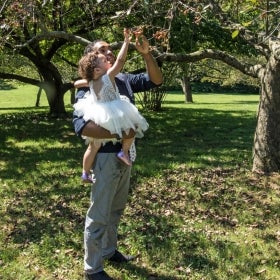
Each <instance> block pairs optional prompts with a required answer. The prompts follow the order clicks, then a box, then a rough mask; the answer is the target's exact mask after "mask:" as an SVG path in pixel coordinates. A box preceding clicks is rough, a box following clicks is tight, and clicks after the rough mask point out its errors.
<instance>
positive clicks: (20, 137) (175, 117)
mask: <svg viewBox="0 0 280 280" xmlns="http://www.w3.org/2000/svg"><path fill="white" fill-rule="evenodd" d="M145 116H146V118H147V120H148V122H149V124H150V129H149V130H148V131H147V133H146V135H145V137H144V138H143V139H140V140H139V145H138V159H137V162H136V163H135V166H134V169H135V170H134V173H133V177H132V184H135V185H137V184H138V181H139V180H140V179H139V178H138V177H140V178H142V177H144V176H145V177H146V178H147V180H148V179H151V178H153V177H154V176H155V175H157V174H161V173H162V172H163V171H164V170H172V164H176V165H184V164H187V165H189V168H191V167H192V166H194V167H196V166H199V167H205V166H207V167H208V168H217V167H219V166H221V165H222V166H223V167H225V168H226V167H232V166H236V165H240V163H242V164H244V166H248V165H249V164H250V156H251V145H252V143H253V133H254V127H255V119H254V117H253V116H252V113H246V112H242V113H240V112H235V111H227V112H223V111H217V110H210V109H186V108H185V109H178V108H174V109H172V108H168V109H166V110H164V111H162V112H160V113H145ZM0 122H1V127H0V143H1V147H0V152H1V159H0V161H1V165H0V178H1V182H3V183H4V185H5V186H4V189H3V190H2V192H1V193H0V194H1V197H3V203H2V207H3V209H4V213H3V218H2V222H1V223H3V224H4V225H5V227H6V228H7V230H6V237H5V238H6V240H5V241H6V242H8V243H14V244H18V245H19V247H21V248H25V247H26V246H28V245H29V244H30V243H36V244H38V245H39V244H41V242H42V239H43V238H44V237H45V236H49V237H50V238H51V237H52V236H56V235H59V234H61V233H63V234H64V235H65V240H64V242H65V244H62V245H61V244H60V241H59V240H55V241H54V242H55V246H57V247H58V248H59V247H60V246H66V247H71V248H74V250H75V251H76V252H81V251H82V248H81V247H82V245H81V243H82V240H78V241H77V240H75V239H71V238H69V233H75V234H77V233H79V232H82V231H83V223H84V215H85V212H86V209H87V205H88V200H89V198H88V192H89V189H85V188H81V186H79V184H78V183H77V180H78V179H79V178H78V177H79V174H80V169H81V159H82V155H83V152H84V150H85V146H84V145H83V142H82V140H80V139H78V137H76V136H75V135H74V133H73V128H72V123H71V115H69V118H68V119H65V120H63V119H60V120H54V119H50V118H48V117H47V115H46V114H45V113H32V114H29V113H22V114H20V113H18V114H4V115H0ZM242 161H243V162H242ZM189 171H190V170H187V172H189ZM184 172H186V170H184ZM171 175H172V174H167V175H166V178H165V183H168V182H169V181H168V180H170V178H171ZM220 177H221V178H222V176H220ZM198 179H199V178H198ZM198 179H197V181H196V182H195V183H196V184H198V183H199V184H200V185H199V187H200V189H201V190H202V191H204V189H203V188H207V186H209V185H211V184H208V183H209V182H206V184H205V182H200V181H199V180H198ZM186 180H187V179H186ZM6 182H7V183H6ZM157 183H158V184H160V183H159V182H157ZM193 183H194V182H193V181H192V182H191V184H193ZM170 184H171V185H172V184H173V183H172V182H170ZM148 187H150V186H148ZM152 187H156V189H151V192H155V193H158V192H159V191H160V186H157V185H156V184H155V186H152ZM164 187H166V185H164ZM167 187H168V186H167ZM212 187H213V186H212ZM215 187H216V186H215ZM169 190H170V189H169ZM206 191H207V189H206V190H205V192H206ZM217 191H220V194H221V195H222V193H223V191H225V190H224V189H222V188H221V187H220V188H217ZM175 192H176V190H172V192H171V191H169V192H168V189H167V190H166V189H164V192H162V193H165V194H167V195H169V194H170V193H175ZM132 193H135V189H133V190H132ZM178 193H179V194H180V193H182V192H181V189H179V190H178ZM188 195H189V196H188V197H185V198H184V199H185V200H186V201H194V202H195V199H196V196H195V195H196V194H193V197H191V196H190V195H191V194H190V193H188ZM199 196H200V194H199ZM139 197H140V199H141V204H142V203H143V201H152V199H151V194H149V195H148V196H147V197H144V196H143V194H141V196H139ZM168 199H169V200H168ZM181 199H182V198H181ZM203 199H204V198H203V197H202V198H200V203H201V201H203ZM215 199H216V198H215V197H211V200H209V203H210V202H211V203H212V207H213V208H215V207H216V208H217V209H219V206H220V205H219V204H220V201H219V200H218V198H217V200H215ZM135 201H136V200H135ZM137 201H138V200H137ZM174 201H175V202H176V201H178V198H177V197H172V196H170V197H169V196H168V197H164V198H163V199H162V200H159V201H158V203H159V204H158V205H155V204H154V207H158V208H159V209H161V208H164V207H165V206H166V207H168V206H169V205H173V204H172V203H173V202H174ZM207 201H208V200H207V198H206V199H205V203H206V202H207ZM152 202H153V203H155V201H152ZM162 202H164V203H167V202H169V203H170V204H162ZM138 203H139V201H138ZM175 204H176V203H175ZM178 205H179V204H178ZM131 206H132V209H133V210H134V211H136V210H137V207H136V205H131ZM131 206H130V207H131ZM133 206H135V208H133ZM139 207H142V208H143V209H142V211H145V213H143V212H141V213H140V214H141V215H139V213H137V212H136V213H135V212H133V211H132V214H135V216H133V215H132V214H131V216H129V215H128V218H129V219H130V220H133V219H136V218H135V217H137V219H136V221H137V226H135V228H134V230H135V231H136V234H135V236H137V237H138V238H139V240H140V241H139V240H137V242H140V244H141V242H143V243H142V246H143V248H144V249H145V251H146V255H147V256H148V258H150V259H149V261H150V262H151V263H152V264H153V265H154V266H156V265H159V264H162V263H164V262H165V261H166V259H168V257H170V258H172V257H173V256H172V251H173V248H176V252H181V254H182V255H181V256H180V257H178V259H180V261H181V264H180V265H181V266H183V267H189V266H191V267H192V269H194V270H197V271H199V270H211V269H215V268H216V267H217V264H216V263H215V261H213V260H211V259H210V258H208V257H207V255H206V254H203V253H202V252H201V250H203V249H205V248H206V246H208V243H207V242H206V240H205V236H204V235H203V234H200V233H198V232H195V233H194V234H193V233H192V232H187V233H184V232H183V231H181V230H178V228H177V226H176V221H174V220H172V219H170V218H169V216H168V215H157V214H156V211H158V210H157V208H152V207H151V205H150V204H149V205H146V206H145V205H139ZM178 207H179V206H178ZM147 209H149V211H147ZM177 211H178V212H177ZM180 211H182V213H181V212H180ZM174 212H177V213H179V214H180V215H181V216H187V215H189V217H190V219H191V218H192V212H191V210H190V209H185V208H184V207H183V208H182V209H181V210H180V209H179V208H175V209H174ZM205 213H206V212H204V213H200V214H201V215H204V214H205ZM215 214H219V213H215ZM207 215H208V214H207ZM208 216H209V217H210V218H212V220H213V221H214V222H217V215H216V216H215V215H213V216H210V215H208ZM218 217H219V216H218ZM5 241H4V244H5ZM216 245H217V250H220V251H221V252H222V251H223V250H224V247H223V246H222V245H221V244H216ZM156 247H158V251H159V252H164V253H166V256H165V255H161V254H159V255H157V254H156V255H152V254H150V255H149V252H154V250H155V251H157V248H156ZM18 253H19V252H18ZM80 254H81V253H80ZM169 254H170V256H169ZM125 268H126V269H127V270H129V271H131V273H132V274H137V275H141V276H143V277H145V276H151V277H153V278H154V279H162V280H167V279H174V280H175V279H180V278H176V277H177V276H172V275H173V273H172V271H170V272H169V273H168V275H164V274H157V273H155V274H154V273H153V272H150V271H149V269H146V268H143V267H139V266H137V265H133V264H127V265H126V266H125ZM179 268H180V267H178V269H179ZM174 274H175V273H174ZM177 274H178V273H177V272H176V275H177ZM153 278H152V279H153ZM212 279H215V278H212Z"/></svg>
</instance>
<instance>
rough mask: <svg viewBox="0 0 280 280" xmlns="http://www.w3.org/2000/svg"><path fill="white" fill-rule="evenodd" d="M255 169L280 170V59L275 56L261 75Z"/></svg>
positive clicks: (263, 170)
mask: <svg viewBox="0 0 280 280" xmlns="http://www.w3.org/2000/svg"><path fill="white" fill-rule="evenodd" d="M253 171H254V172H261V173H268V174H269V173H271V172H279V171H280V61H279V60H276V59H275V57H274V56H271V58H270V59H269V61H268V63H267V66H266V69H265V71H264V73H263V76H262V77H261V95H260V104H259V111H258V119H257V128H256V132H255V138H254V148H253Z"/></svg>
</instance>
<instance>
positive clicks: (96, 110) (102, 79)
mask: <svg viewBox="0 0 280 280" xmlns="http://www.w3.org/2000/svg"><path fill="white" fill-rule="evenodd" d="M129 43H130V31H129V30H128V29H125V30H124V43H123V45H122V48H121V50H120V52H119V54H118V56H117V59H116V62H115V63H114V64H113V66H111V64H110V63H109V62H108V61H107V58H106V57H105V56H104V55H103V54H101V53H96V52H91V53H88V54H86V55H84V56H83V57H82V58H81V60H80V61H79V74H80V75H81V77H82V78H83V80H79V81H77V82H75V84H74V85H75V87H81V86H87V85H89V87H90V94H89V95H88V96H87V97H86V98H84V99H81V100H80V101H79V102H78V103H76V104H75V105H74V108H75V111H76V113H77V114H78V115H79V116H83V118H84V120H85V121H88V120H92V121H93V122H95V123H96V124H98V125H100V126H102V127H104V128H105V129H107V130H109V131H110V132H111V133H112V134H117V135H118V136H119V137H120V138H122V150H121V151H120V152H119V153H118V154H117V156H118V158H119V159H120V160H122V161H123V162H124V163H125V164H127V165H132V162H131V160H130V158H129V149H130V147H131V145H132V143H133V142H134V138H135V136H136V137H143V131H145V130H147V129H148V123H147V122H146V120H145V118H144V117H143V116H142V115H141V114H140V113H139V112H138V110H137V108H136V107H135V106H134V105H133V104H131V103H130V102H128V101H126V100H123V99H121V98H120V94H119V91H118V88H117V87H116V85H115V76H116V75H117V74H118V73H119V72H120V71H121V69H122V68H123V65H124V63H125V59H126V55H127V51H128V46H129ZM128 135H130V136H129V137H128ZM131 135H134V137H131ZM84 138H85V139H86V141H88V142H89V146H88V149H87V150H86V152H85V154H84V157H83V174H82V180H83V181H84V182H92V179H91V177H90V169H91V166H92V163H93V161H94V158H95V156H96V153H97V152H98V149H99V148H100V146H101V144H102V143H105V142H106V141H108V139H103V140H101V139H93V138H89V137H84ZM109 141H111V140H110V139H109Z"/></svg>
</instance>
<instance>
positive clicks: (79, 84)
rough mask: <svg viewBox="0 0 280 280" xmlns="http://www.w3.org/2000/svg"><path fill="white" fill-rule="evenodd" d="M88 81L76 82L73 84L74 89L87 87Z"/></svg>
mask: <svg viewBox="0 0 280 280" xmlns="http://www.w3.org/2000/svg"><path fill="white" fill-rule="evenodd" d="M88 86H89V85H88V81H87V80H86V79H81V80H77V81H75V82H74V87H75V88H81V87H88Z"/></svg>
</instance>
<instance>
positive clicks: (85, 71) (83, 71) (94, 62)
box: [79, 52, 99, 82]
mask: <svg viewBox="0 0 280 280" xmlns="http://www.w3.org/2000/svg"><path fill="white" fill-rule="evenodd" d="M98 63H99V61H98V52H89V53H87V54H85V55H84V56H83V57H82V58H81V59H80V61H79V75H80V76H81V77H82V78H83V79H86V80H87V81H88V82H89V81H91V80H92V79H93V71H94V69H95V68H96V67H97V66H98Z"/></svg>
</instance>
